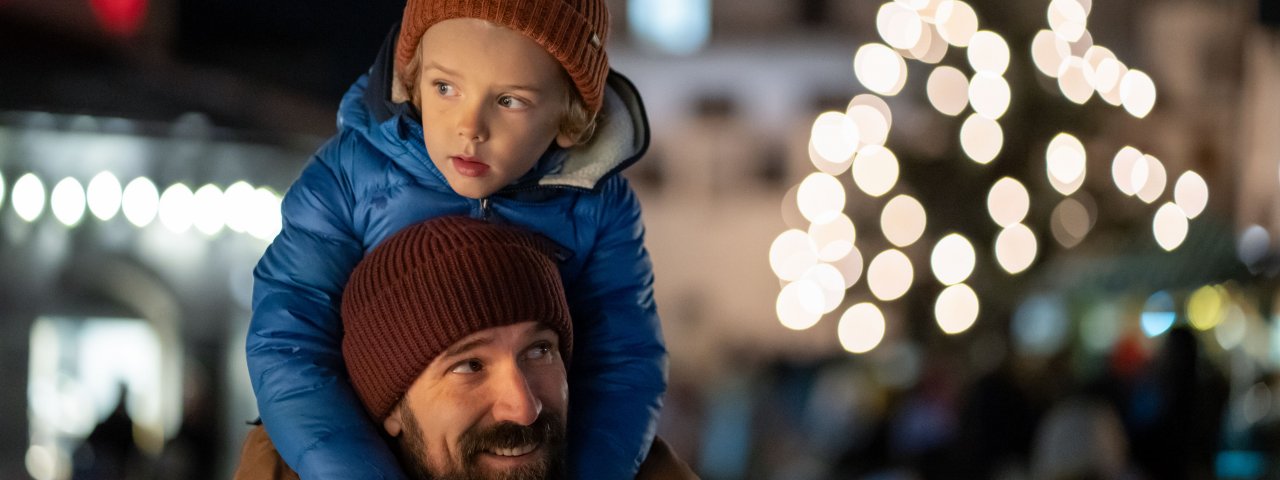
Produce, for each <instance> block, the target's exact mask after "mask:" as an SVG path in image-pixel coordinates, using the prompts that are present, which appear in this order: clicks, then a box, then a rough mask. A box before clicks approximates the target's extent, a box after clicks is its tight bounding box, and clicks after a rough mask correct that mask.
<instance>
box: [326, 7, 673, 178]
mask: <svg viewBox="0 0 1280 480" xmlns="http://www.w3.org/2000/svg"><path fill="white" fill-rule="evenodd" d="M399 30H400V26H399V23H397V24H396V25H395V26H394V27H393V28H392V29H391V32H390V33H389V34H388V35H387V38H386V40H385V41H383V44H382V48H381V49H380V50H379V52H378V57H377V60H375V61H374V64H373V66H372V67H370V69H369V72H368V73H367V74H365V75H363V76H361V77H360V79H358V80H356V82H355V83H354V84H352V86H351V88H350V89H348V91H347V93H346V95H344V96H343V99H342V103H341V105H340V106H339V108H338V128H339V129H343V128H351V129H355V130H357V131H360V132H361V133H363V134H364V136H365V137H366V138H367V139H368V140H369V141H370V142H371V143H372V144H373V145H374V146H375V147H376V148H378V149H379V150H381V151H382V152H383V153H385V154H387V155H388V157H389V158H391V159H392V160H393V161H394V162H395V163H396V164H398V165H400V166H401V167H403V168H405V169H406V170H407V171H409V172H411V173H413V174H415V175H418V176H429V177H432V178H437V179H439V180H440V181H444V179H443V175H441V174H440V172H439V171H438V170H436V168H435V166H434V165H433V164H432V162H431V161H430V159H429V158H428V157H427V154H426V146H425V145H423V143H422V122H421V115H420V114H419V113H418V111H417V108H415V107H414V106H413V104H412V103H410V102H396V101H394V100H393V95H392V91H393V90H394V83H393V82H398V81H399V80H397V79H396V75H395V72H394V68H395V67H394V62H393V61H392V59H393V58H394V56H393V55H394V49H395V43H396V42H395V41H396V37H397V36H398V34H399ZM648 149H649V119H648V117H647V115H646V113H645V109H644V103H643V102H642V101H641V99H640V93H639V92H638V91H637V90H636V88H635V85H633V84H632V83H631V81H630V80H628V79H627V78H626V77H624V76H622V74H620V73H618V72H617V71H615V70H610V71H609V76H608V78H607V79H606V83H605V92H604V103H603V105H602V106H601V109H600V114H599V115H598V116H597V118H596V131H595V134H594V135H592V137H591V140H590V141H588V142H587V143H584V144H581V145H576V146H574V147H571V148H567V149H565V148H560V147H558V146H555V145H554V144H553V145H552V146H551V147H550V148H549V149H548V150H547V152H546V153H545V154H543V156H542V158H541V159H539V160H538V164H537V166H535V167H534V169H533V171H531V172H530V173H529V174H528V175H526V176H525V177H522V178H521V179H519V180H517V181H516V182H515V183H514V184H513V185H511V186H508V187H507V189H511V188H524V187H528V186H542V187H569V188H580V189H587V190H594V189H596V188H597V187H598V186H599V185H600V184H601V183H602V181H603V180H604V179H606V178H609V177H610V176H612V175H614V174H616V173H617V172H620V171H622V170H623V169H625V168H627V167H628V166H630V165H631V164H633V163H635V162H636V161H638V160H639V159H640V157H641V156H643V155H644V153H645V152H646V151H647V150H648ZM504 190H505V189H504Z"/></svg>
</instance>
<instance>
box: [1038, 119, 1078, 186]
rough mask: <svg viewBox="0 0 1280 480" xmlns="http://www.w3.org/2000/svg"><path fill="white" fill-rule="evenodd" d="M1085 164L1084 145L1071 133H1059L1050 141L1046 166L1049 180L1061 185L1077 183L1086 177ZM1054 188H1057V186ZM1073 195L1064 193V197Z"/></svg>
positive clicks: (1046, 155)
mask: <svg viewBox="0 0 1280 480" xmlns="http://www.w3.org/2000/svg"><path fill="white" fill-rule="evenodd" d="M1085 163H1086V161H1085V150H1084V144H1083V143H1080V139H1078V138H1076V137H1075V136H1074V135H1071V134H1069V133H1059V134H1058V135H1057V136H1055V137H1053V140H1051V141H1049V147H1048V148H1046V149H1045V166H1046V167H1047V168H1046V170H1047V172H1048V174H1049V179H1050V180H1056V181H1057V182H1058V183H1060V184H1068V185H1069V184H1074V183H1076V181H1077V180H1079V179H1080V178H1081V177H1083V176H1084V175H1085ZM1054 186H1055V188H1057V185H1054ZM1059 191H1061V189H1060V190H1059ZM1071 193H1072V192H1065V191H1064V192H1062V194H1063V195H1070V194H1071Z"/></svg>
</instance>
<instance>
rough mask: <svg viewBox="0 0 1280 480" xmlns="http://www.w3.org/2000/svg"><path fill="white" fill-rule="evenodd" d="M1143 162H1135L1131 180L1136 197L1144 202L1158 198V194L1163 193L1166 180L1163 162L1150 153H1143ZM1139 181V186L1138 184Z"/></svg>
mask: <svg viewBox="0 0 1280 480" xmlns="http://www.w3.org/2000/svg"><path fill="white" fill-rule="evenodd" d="M1142 158H1143V159H1144V160H1146V161H1145V162H1141V161H1140V162H1136V164H1135V165H1134V168H1133V182H1134V187H1135V189H1136V190H1137V192H1138V193H1137V195H1138V199H1140V200H1142V201H1143V202H1146V203H1151V202H1154V201H1156V199H1157V198H1160V194H1162V193H1164V187H1165V184H1166V182H1168V177H1167V176H1166V174H1165V170H1164V164H1163V163H1160V159H1158V158H1156V157H1153V156H1151V155H1143V156H1142ZM1139 182H1141V183H1140V184H1141V186H1138V185H1139Z"/></svg>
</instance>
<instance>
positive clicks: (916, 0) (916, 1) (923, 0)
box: [898, 0, 938, 11]
mask: <svg viewBox="0 0 1280 480" xmlns="http://www.w3.org/2000/svg"><path fill="white" fill-rule="evenodd" d="M898 3H900V4H902V5H904V6H906V7H907V8H910V9H912V10H915V11H920V10H924V9H926V8H929V6H930V5H932V4H936V3H938V0H898Z"/></svg>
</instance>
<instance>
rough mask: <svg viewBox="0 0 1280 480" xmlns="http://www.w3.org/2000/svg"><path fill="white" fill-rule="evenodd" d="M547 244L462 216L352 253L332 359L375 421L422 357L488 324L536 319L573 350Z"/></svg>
mask: <svg viewBox="0 0 1280 480" xmlns="http://www.w3.org/2000/svg"><path fill="white" fill-rule="evenodd" d="M555 251H556V246H555V244H554V243H552V242H551V241H550V240H547V239H546V238H545V237H543V236H541V235H538V234H536V233H533V232H530V231H527V230H524V229H521V228H516V227H512V226H506V225H498V224H494V223H489V222H485V221H481V220H475V219H470V218H466V217H441V218H437V219H433V220H428V221H426V222H423V223H419V224H417V225H413V226H410V227H407V228H405V229H404V230H401V231H400V232H399V233H396V234H395V235H393V236H391V237H390V238H388V239H387V240H386V241H384V242H382V244H381V245H378V247H377V248H375V249H374V250H373V252H370V253H369V255H368V256H366V257H365V258H364V259H363V260H361V261H360V263H359V264H358V265H356V268H355V270H354V271H352V273H351V278H350V280H348V281H347V286H346V289H345V290H344V291H343V294H342V327H343V330H344V331H343V335H342V357H343V359H344V360H345V361H346V365H347V373H348V375H349V376H350V378H351V385H352V386H353V387H355V391H356V394H357V396H359V397H360V401H361V403H363V404H364V407H365V410H367V411H368V412H369V415H371V416H372V417H373V418H375V419H378V420H382V419H384V418H386V416H387V415H389V414H390V413H391V410H392V408H394V407H395V405H396V404H397V403H399V402H400V399H401V398H403V397H404V394H405V393H406V392H408V391H409V387H410V386H412V385H413V382H414V381H415V380H417V378H418V376H419V375H421V374H422V371H423V370H425V369H426V368H427V366H428V365H430V364H431V361H432V360H434V359H435V358H436V356H438V355H440V354H441V353H442V352H444V351H445V349H447V348H449V346H451V345H453V344H454V343H456V342H457V341H459V340H461V339H463V338H465V337H467V336H468V335H471V334H473V333H476V332H479V331H481V330H486V329H489V328H493V327H501V326H505V325H512V324H516V323H521V322H526V321H530V320H533V321H539V322H542V323H545V324H546V325H548V326H549V327H551V329H552V330H554V331H555V332H556V334H557V335H559V337H560V354H561V356H562V358H563V359H564V360H565V362H566V363H567V362H568V361H569V354H570V352H572V351H573V326H572V324H571V323H570V320H569V305H568V303H566V300H565V294H564V286H563V285H561V283H560V282H561V280H560V271H559V269H558V267H557V266H556V261H555V260H554V257H555Z"/></svg>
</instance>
